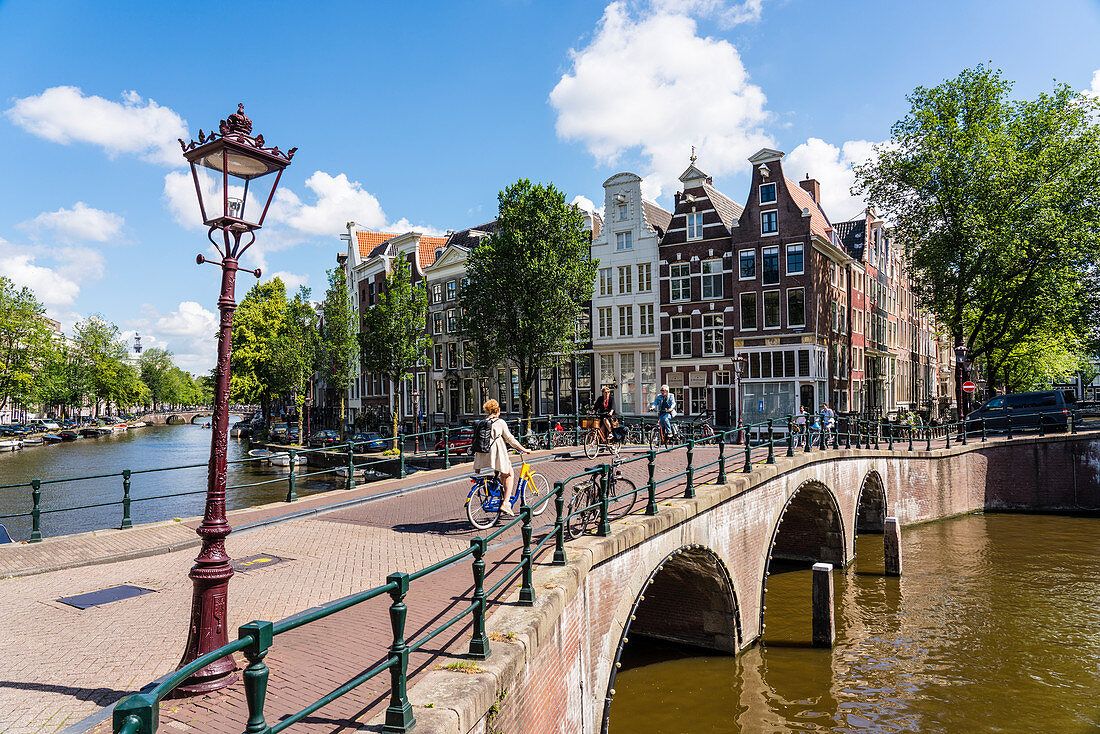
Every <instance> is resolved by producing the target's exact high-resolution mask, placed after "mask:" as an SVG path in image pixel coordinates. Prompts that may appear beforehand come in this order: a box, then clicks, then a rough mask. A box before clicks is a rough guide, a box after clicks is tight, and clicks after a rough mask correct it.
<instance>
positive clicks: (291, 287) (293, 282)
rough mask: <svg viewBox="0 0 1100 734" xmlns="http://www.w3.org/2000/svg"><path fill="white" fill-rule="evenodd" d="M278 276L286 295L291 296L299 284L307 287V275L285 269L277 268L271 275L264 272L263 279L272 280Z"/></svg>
mask: <svg viewBox="0 0 1100 734" xmlns="http://www.w3.org/2000/svg"><path fill="white" fill-rule="evenodd" d="M275 278H278V279H279V280H281V281H283V285H285V286H286V292H287V297H289V298H293V296H294V294H295V293H296V292H297V291H298V288H299V287H301V286H303V285H304V286H306V287H307V288H308V287H309V275H308V274H307V275H298V274H297V273H291V272H288V271H286V270H277V271H275V272H274V273H272V274H271V275H267V274H266V273H265V274H264V278H263V279H264V281H265V282H266V281H269V280H274V279H275Z"/></svg>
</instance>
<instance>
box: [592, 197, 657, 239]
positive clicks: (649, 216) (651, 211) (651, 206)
mask: <svg viewBox="0 0 1100 734" xmlns="http://www.w3.org/2000/svg"><path fill="white" fill-rule="evenodd" d="M642 216H643V217H645V221H646V222H647V223H648V224H649V226H650V227H653V229H655V230H656V231H657V236H658V237H664V236H665V232H666V231H667V230H668V225H669V222H671V221H672V212H670V211H668V210H667V209H664V208H663V207H661V206H659V205H657V204H655V203H654V202H652V201H650V200H648V199H642ZM597 236H598V235H597Z"/></svg>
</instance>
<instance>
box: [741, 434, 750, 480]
mask: <svg viewBox="0 0 1100 734" xmlns="http://www.w3.org/2000/svg"><path fill="white" fill-rule="evenodd" d="M741 471H742V472H744V473H745V474H748V473H749V472H751V471H752V441H751V440H750V439H749V431H748V429H747V428H746V429H745V467H744V468H743V469H742V470H741Z"/></svg>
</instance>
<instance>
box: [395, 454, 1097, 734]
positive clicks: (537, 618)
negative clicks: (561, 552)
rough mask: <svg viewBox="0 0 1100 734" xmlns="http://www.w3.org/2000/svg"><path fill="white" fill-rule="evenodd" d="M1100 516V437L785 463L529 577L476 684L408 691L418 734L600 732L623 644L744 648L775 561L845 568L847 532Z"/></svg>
mask: <svg viewBox="0 0 1100 734" xmlns="http://www.w3.org/2000/svg"><path fill="white" fill-rule="evenodd" d="M1098 509H1100V432H1089V433H1082V434H1078V435H1072V436H1068V435H1061V436H1048V437H1038V436H1032V437H1027V438H1016V439H1014V440H1011V441H997V442H996V443H994V442H989V443H975V442H971V443H970V444H969V445H966V446H955V447H952V448H950V449H947V448H943V449H935V450H932V451H914V452H912V453H908V452H905V453H898V452H897V451H894V452H887V451H876V450H858V451H857V450H831V451H822V452H814V453H812V454H801V453H799V454H796V455H795V457H793V458H783V457H779V458H777V463H776V464H775V465H765V466H763V467H761V468H759V469H757V470H756V471H753V472H752V473H748V474H740V475H738V474H732V473H731V474H730V475H729V477H728V483H726V484H724V485H709V486H701V487H699V489H698V494H697V496H696V497H695V498H694V499H674V500H671V501H662V502H661V505H660V508H659V510H660V511H659V512H658V514H657V515H655V516H646V515H630V516H628V517H625V518H622V519H620V520H618V521H616V522H614V523H612V533H611V535H610V536H608V537H584V538H582V539H579V540H577V541H575V542H572V543H569V544H568V546H567V549H568V563H567V565H566V566H564V567H554V566H550V565H541V566H538V567H537V570H536V573H535V577H534V583H535V588H536V590H537V601H536V605H535V606H534V607H533V608H525V607H519V606H501V607H498V608H496V609H495V610H493V613H492V616H491V617H490V618H489V620H488V629H489V634H490V639H492V640H493V642H492V644H491V649H492V654H491V655H490V657H489V658H488V659H487V660H485V661H479V663H478V664H479V666H480V667H481V668H483V669H484V670H485V673H484V674H478V675H475V676H456V675H455V674H454V673H449V672H446V671H440V670H437V671H433V672H431V673H428V674H427V675H426V676H424V678H422V679H421V680H420V682H418V683H417V685H415V686H414V687H413V688H412V689H411V691H410V699H411V702H412V704H413V705H414V706H415V707H416V709H415V710H416V716H417V720H418V729H420V730H423V731H439V732H462V733H465V732H469V731H472V730H474V731H481V730H482V729H480V728H479V727H485V730H490V729H494V730H500V731H527V732H559V731H561V732H597V731H606V727H607V725H608V721H609V717H610V716H611V715H613V712H614V709H613V708H612V707H611V702H612V700H613V698H614V686H615V674H616V669H617V665H616V663H617V661H618V659H619V655H620V652H621V650H622V649H623V645H624V644H625V643H626V642H627V640H628V638H629V637H633V636H635V635H637V636H648V637H653V638H659V639H664V640H673V641H676V642H681V643H687V644H690V645H693V646H697V647H702V648H708V649H712V650H719V651H724V652H729V653H736V652H739V651H741V650H744V649H745V648H746V647H747V646H749V645H751V644H753V642H754V641H756V640H757V638H759V637H760V635H761V633H762V630H763V628H764V617H765V609H766V607H765V604H766V602H767V579H768V574H769V566H770V564H771V562H772V560H773V559H776V560H778V559H790V560H796V561H802V562H810V561H813V562H826V563H831V564H834V566H835V567H838V568H842V567H844V566H846V565H847V564H849V563H851V562H852V561H853V560H854V556H855V547H856V546H855V539H856V535H857V534H859V533H881V532H882V531H883V526H884V523H886V519H887V518H888V517H889V518H896V521H897V524H900V525H902V526H904V525H913V524H916V523H923V522H929V521H932V520H938V519H942V518H946V517H950V516H953V515H959V514H963V513H970V512H975V511H981V510H1009V511H1058V512H1081V511H1091V512H1095V511H1097V510H1098ZM889 525H890V526H891V527H892V526H894V522H893V521H892V520H891V522H890V523H889ZM884 538H890V534H889V533H887V534H886V535H884ZM887 556H889V549H888V553H887ZM899 561H900V559H899ZM899 571H900V567H899ZM806 603H807V605H809V604H810V600H809V599H807V602H806ZM459 679H461V680H459ZM502 692H507V695H504V694H503V693H502ZM426 704H430V706H428V707H425V705H426ZM422 707H423V708H422ZM378 721H380V719H379V720H378Z"/></svg>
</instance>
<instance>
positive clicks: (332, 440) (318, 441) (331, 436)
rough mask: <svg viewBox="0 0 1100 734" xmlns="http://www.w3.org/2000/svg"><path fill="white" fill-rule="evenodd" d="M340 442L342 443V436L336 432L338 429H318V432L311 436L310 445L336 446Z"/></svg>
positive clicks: (318, 446)
mask: <svg viewBox="0 0 1100 734" xmlns="http://www.w3.org/2000/svg"><path fill="white" fill-rule="evenodd" d="M338 443H340V437H339V436H338V435H337V434H336V431H317V433H315V434H313V435H312V436H310V437H309V445H310V447H311V448H324V447H326V446H335V445H336V444H338Z"/></svg>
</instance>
